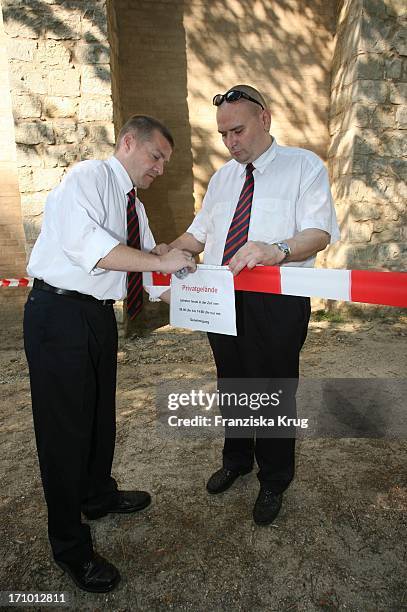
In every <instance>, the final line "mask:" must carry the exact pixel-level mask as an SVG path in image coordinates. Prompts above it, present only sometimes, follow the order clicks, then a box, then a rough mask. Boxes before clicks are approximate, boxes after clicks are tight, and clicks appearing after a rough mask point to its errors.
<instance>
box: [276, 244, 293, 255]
mask: <svg viewBox="0 0 407 612" xmlns="http://www.w3.org/2000/svg"><path fill="white" fill-rule="evenodd" d="M277 246H278V248H279V249H280V251H282V252H283V253H285V254H286V255H289V254H290V252H291V251H290V247H289V246H288V244H287V243H286V242H278V243H277Z"/></svg>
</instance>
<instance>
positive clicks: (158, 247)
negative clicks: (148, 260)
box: [150, 242, 171, 255]
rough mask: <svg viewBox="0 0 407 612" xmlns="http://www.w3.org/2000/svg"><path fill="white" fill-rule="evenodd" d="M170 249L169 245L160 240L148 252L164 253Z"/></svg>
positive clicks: (154, 253)
mask: <svg viewBox="0 0 407 612" xmlns="http://www.w3.org/2000/svg"><path fill="white" fill-rule="evenodd" d="M170 251H171V247H170V246H169V245H168V244H165V242H162V243H161V244H156V245H155V247H154V248H153V249H151V251H150V253H152V254H153V255H165V254H166V253H169V252H170Z"/></svg>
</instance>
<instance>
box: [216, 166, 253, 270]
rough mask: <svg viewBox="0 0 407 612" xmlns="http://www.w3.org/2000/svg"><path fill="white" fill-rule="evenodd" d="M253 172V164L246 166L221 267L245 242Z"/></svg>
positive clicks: (251, 198)
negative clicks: (244, 177) (244, 178)
mask: <svg viewBox="0 0 407 612" xmlns="http://www.w3.org/2000/svg"><path fill="white" fill-rule="evenodd" d="M253 170H254V166H253V164H251V163H250V164H247V166H246V180H245V182H244V185H243V188H242V191H241V192H240V196H239V201H238V203H237V206H236V210H235V214H234V215H233V219H232V223H231V224H230V227H229V231H228V235H227V238H226V242H225V250H224V251H223V259H222V266H225V265H227V264H228V263H229V261H230V260H231V259H232V257H233V255H234V254H235V253H237V251H238V250H239V249H240V247H242V246H243V245H244V244H245V243H246V242H247V235H248V233H249V224H250V213H251V210H252V201H253V192H254V178H253Z"/></svg>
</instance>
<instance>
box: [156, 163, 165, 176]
mask: <svg viewBox="0 0 407 612" xmlns="http://www.w3.org/2000/svg"><path fill="white" fill-rule="evenodd" d="M154 170H155V171H156V173H157V175H159V176H161V175H162V174H164V160H163V159H160V161H158V162H157V163H156V164H155V166H154Z"/></svg>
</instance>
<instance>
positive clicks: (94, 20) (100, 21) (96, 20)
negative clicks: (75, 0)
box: [82, 2, 107, 42]
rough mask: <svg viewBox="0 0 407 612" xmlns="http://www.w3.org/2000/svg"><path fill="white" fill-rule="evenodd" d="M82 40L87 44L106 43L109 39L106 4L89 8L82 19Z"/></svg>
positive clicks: (93, 5)
mask: <svg viewBox="0 0 407 612" xmlns="http://www.w3.org/2000/svg"><path fill="white" fill-rule="evenodd" d="M82 38H83V39H84V40H86V41H87V42H104V41H105V40H106V39H107V16H106V3H105V2H103V3H99V5H95V3H92V6H90V7H88V8H87V10H86V11H85V12H84V14H83V17H82Z"/></svg>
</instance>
